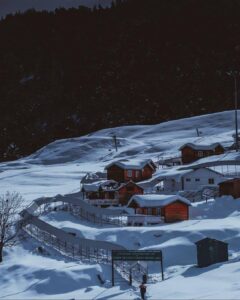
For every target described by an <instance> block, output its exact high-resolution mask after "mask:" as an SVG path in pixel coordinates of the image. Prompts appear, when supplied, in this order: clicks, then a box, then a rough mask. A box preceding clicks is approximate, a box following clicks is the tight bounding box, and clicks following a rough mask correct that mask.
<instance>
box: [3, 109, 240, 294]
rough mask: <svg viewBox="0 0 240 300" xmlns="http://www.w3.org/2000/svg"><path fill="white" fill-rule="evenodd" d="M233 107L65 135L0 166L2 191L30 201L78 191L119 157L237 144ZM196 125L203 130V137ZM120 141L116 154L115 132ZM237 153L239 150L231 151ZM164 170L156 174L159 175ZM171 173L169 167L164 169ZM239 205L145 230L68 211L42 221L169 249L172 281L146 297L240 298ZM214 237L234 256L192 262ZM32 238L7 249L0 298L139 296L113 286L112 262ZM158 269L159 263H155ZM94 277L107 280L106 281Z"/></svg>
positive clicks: (221, 202)
mask: <svg viewBox="0 0 240 300" xmlns="http://www.w3.org/2000/svg"><path fill="white" fill-rule="evenodd" d="M233 118H234V113H233V112H232V111H227V112H222V113H216V114H212V115H205V116H200V117H194V118H188V119H182V120H176V121H170V122H165V123H162V124H158V125H152V126H125V127H119V128H111V129H104V130H101V131H98V132H95V133H92V134H89V135H87V136H84V137H80V138H72V139H67V140H59V141H56V142H54V143H51V144H49V145H47V146H46V147H44V148H42V149H40V150H39V151H37V152H36V153H34V154H32V155H30V156H29V157H26V158H24V159H21V160H18V161H14V162H8V163H2V164H0V193H4V192H5V191H6V190H11V191H12V190H15V191H19V192H20V193H22V195H23V196H24V197H25V199H26V201H27V202H30V201H32V200H33V199H35V198H38V197H41V196H53V195H56V194H59V193H60V194H61V193H62V194H66V193H71V192H74V191H77V190H79V181H80V179H81V178H82V177H83V176H84V175H85V174H86V173H87V172H96V171H100V172H102V171H103V170H104V166H105V165H106V164H108V163H110V162H112V161H114V160H116V159H131V158H144V159H148V158H151V159H153V160H157V159H158V158H160V157H169V156H177V155H179V152H178V148H179V147H180V146H181V145H182V144H184V143H186V142H194V143H202V144H208V143H213V142H221V143H223V144H224V145H225V146H228V145H231V144H232V142H233V139H232V134H233V132H234V128H233V126H234V121H233ZM196 128H198V129H199V130H200V131H201V132H202V134H201V136H200V137H197V134H196ZM114 134H115V135H116V136H117V139H118V142H119V145H118V151H117V152H116V151H115V148H114V144H113V139H112V136H113V135H114ZM231 158H237V159H238V154H235V153H232V154H231ZM160 172H161V170H159V171H158V173H160ZM164 172H166V169H165V170H164ZM239 216H240V202H237V201H234V200H231V199H218V200H217V201H212V202H211V201H210V203H209V204H205V203H198V204H195V205H194V206H193V207H192V208H191V220H189V221H186V222H181V223H177V224H171V225H163V226H153V227H140V228H134V227H131V228H115V227H110V226H108V227H102V228H97V227H96V226H94V225H93V224H90V223H84V222H82V221H80V220H78V219H75V218H73V217H71V216H70V215H68V214H67V213H52V214H49V215H47V216H44V219H45V220H46V221H48V222H49V223H51V224H53V225H54V226H56V227H60V228H64V229H66V230H71V231H75V232H76V233H77V234H78V235H79V236H84V237H87V238H93V239H101V240H107V241H111V242H116V243H119V244H122V245H125V246H127V247H128V248H134V249H136V248H140V249H155V248H161V249H163V251H164V257H165V258H164V259H165V262H164V264H165V272H166V279H167V280H166V281H165V282H160V283H156V284H150V285H149V286H148V299H161V298H164V299H166V298H168V299H173V298H174V299H176V298H180V299H186V298H187V299H189V298H192V299H193V298H194V299H195V298H207V299H216V298H222V299H223V298H228V299H230V298H231V299H232V298H239V288H240V285H239V280H238V277H239V275H240V273H239V269H240V263H239V261H238V256H239V253H240V252H239V236H240V229H239V228H240V223H239ZM206 235H208V236H212V237H215V238H219V239H221V240H225V241H227V242H228V243H229V250H230V258H231V260H230V261H229V262H228V263H225V264H217V265H214V266H211V267H208V268H204V269H197V268H195V267H194V265H195V263H196V251H195V246H194V242H195V241H196V240H197V239H200V238H202V237H204V236H206ZM38 245H39V243H37V242H36V241H33V240H32V239H29V240H26V241H23V242H21V244H19V245H18V246H17V247H16V248H12V249H11V250H8V251H7V252H5V253H4V254H5V260H4V263H3V265H1V276H0V298H3V299H13V298H14V299H17V298H21V299H23V298H24V299H25V298H31V299H34V298H38V299H39V298H48V299H53V298H54V299H56V298H57V299H66V298H78V299H136V297H137V296H139V292H138V290H136V288H134V287H133V288H129V286H127V285H126V284H124V283H123V284H121V285H120V286H117V287H115V288H111V287H110V281H109V280H110V274H111V273H110V267H107V266H102V265H94V264H91V265H89V264H83V263H81V262H77V261H74V260H71V259H68V258H66V257H64V256H62V255H60V254H58V253H56V252H55V251H53V250H51V249H48V248H47V250H48V252H49V256H42V255H40V254H39V253H36V251H35V249H36V247H37V246H38ZM153 269H154V268H153ZM96 274H101V275H102V276H103V277H104V278H105V279H106V280H107V283H106V285H104V286H100V283H99V281H98V280H97V278H96Z"/></svg>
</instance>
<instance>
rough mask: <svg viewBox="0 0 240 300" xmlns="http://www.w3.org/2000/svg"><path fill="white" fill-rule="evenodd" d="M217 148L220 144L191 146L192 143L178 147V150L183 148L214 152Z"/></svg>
mask: <svg viewBox="0 0 240 300" xmlns="http://www.w3.org/2000/svg"><path fill="white" fill-rule="evenodd" d="M217 146H221V144H220V143H214V144H211V145H202V144H197V145H196V144H192V143H187V144H184V145H182V146H181V147H180V150H181V149H183V148H185V147H190V148H192V149H194V150H214V149H216V147H217Z"/></svg>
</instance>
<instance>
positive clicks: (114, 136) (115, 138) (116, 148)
mask: <svg viewBox="0 0 240 300" xmlns="http://www.w3.org/2000/svg"><path fill="white" fill-rule="evenodd" d="M113 143H114V146H115V150H116V152H117V151H118V145H117V136H116V135H115V134H114V135H113Z"/></svg>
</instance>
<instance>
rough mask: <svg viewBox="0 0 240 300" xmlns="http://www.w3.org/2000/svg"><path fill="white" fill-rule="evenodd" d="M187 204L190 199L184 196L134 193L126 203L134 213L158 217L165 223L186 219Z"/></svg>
mask: <svg viewBox="0 0 240 300" xmlns="http://www.w3.org/2000/svg"><path fill="white" fill-rule="evenodd" d="M189 206H191V203H190V201H189V200H187V199H186V198H184V197H181V196H179V195H160V194H146V195H135V196H133V197H132V198H131V199H130V201H129V203H128V207H131V208H133V209H134V211H135V214H136V215H145V216H155V217H159V219H163V220H164V222H166V223H172V222H177V221H184V220H188V219H189Z"/></svg>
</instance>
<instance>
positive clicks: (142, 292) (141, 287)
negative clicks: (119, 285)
mask: <svg viewBox="0 0 240 300" xmlns="http://www.w3.org/2000/svg"><path fill="white" fill-rule="evenodd" d="M139 288H140V294H141V298H142V300H144V299H145V294H146V291H147V287H146V285H145V284H144V283H143V282H142V283H141V284H140V285H139Z"/></svg>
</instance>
